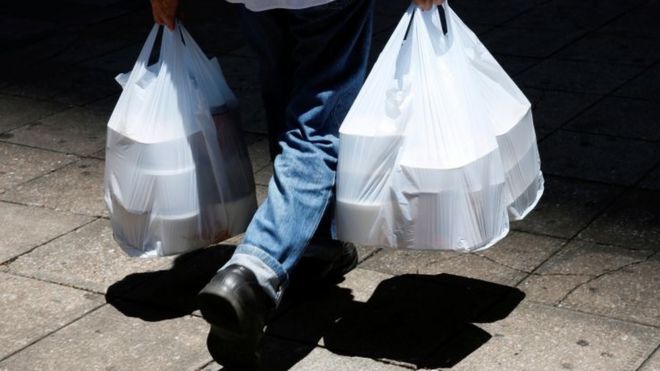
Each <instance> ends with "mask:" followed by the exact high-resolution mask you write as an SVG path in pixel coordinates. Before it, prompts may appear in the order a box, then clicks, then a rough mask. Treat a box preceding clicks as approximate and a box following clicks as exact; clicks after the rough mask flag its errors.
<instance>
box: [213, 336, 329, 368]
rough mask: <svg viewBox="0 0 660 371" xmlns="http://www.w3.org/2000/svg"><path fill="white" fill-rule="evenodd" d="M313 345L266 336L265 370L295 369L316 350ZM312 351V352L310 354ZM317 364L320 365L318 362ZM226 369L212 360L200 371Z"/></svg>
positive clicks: (262, 357) (262, 351)
mask: <svg viewBox="0 0 660 371" xmlns="http://www.w3.org/2000/svg"><path fill="white" fill-rule="evenodd" d="M314 348H315V347H314V346H313V345H307V344H300V343H296V342H293V341H287V340H283V339H278V338H274V337H271V336H265V337H264V338H263V340H262V342H261V348H260V351H261V364H262V369H264V370H291V369H293V370H295V369H298V365H296V364H297V363H302V362H301V360H303V359H304V358H305V357H312V354H314V352H315V351H316V350H315V349H314ZM310 352H311V353H312V354H310ZM316 366H320V365H318V364H316ZM218 370H225V369H224V368H223V367H222V366H221V365H219V364H218V363H216V362H211V363H210V364H208V365H206V366H205V367H204V368H202V369H201V370H200V371H218Z"/></svg>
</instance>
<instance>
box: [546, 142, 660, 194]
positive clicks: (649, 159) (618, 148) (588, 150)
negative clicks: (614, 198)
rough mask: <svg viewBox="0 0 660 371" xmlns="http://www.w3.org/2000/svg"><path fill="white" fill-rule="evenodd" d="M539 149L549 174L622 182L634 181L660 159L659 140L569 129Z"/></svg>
mask: <svg viewBox="0 0 660 371" xmlns="http://www.w3.org/2000/svg"><path fill="white" fill-rule="evenodd" d="M539 150H540V152H541V161H542V165H541V168H542V170H543V172H544V173H546V174H550V175H560V176H568V177H572V178H578V179H583V180H592V181H600V182H606V183H610V184H618V185H632V184H634V183H635V182H637V181H638V180H639V179H640V178H641V177H642V176H644V174H645V173H646V172H648V171H649V170H651V169H652V168H653V167H654V166H655V164H657V162H658V160H660V146H658V145H657V144H655V143H649V142H643V141H638V140H634V139H626V138H616V137H609V136H602V135H593V134H586V133H576V132H569V131H565V130H559V131H557V132H555V133H553V134H552V135H550V136H548V137H547V138H545V139H544V140H543V142H541V144H540V145H539ZM630 164H635V166H630Z"/></svg>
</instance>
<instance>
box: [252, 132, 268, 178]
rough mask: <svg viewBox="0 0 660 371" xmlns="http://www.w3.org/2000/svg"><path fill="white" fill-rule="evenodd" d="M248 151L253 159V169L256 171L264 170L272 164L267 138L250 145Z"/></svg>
mask: <svg viewBox="0 0 660 371" xmlns="http://www.w3.org/2000/svg"><path fill="white" fill-rule="evenodd" d="M248 153H249V155H250V161H252V170H253V171H254V172H255V173H258V172H259V171H261V170H263V168H264V167H266V166H270V152H269V149H268V140H267V139H264V140H260V141H258V142H256V143H253V144H251V145H249V146H248Z"/></svg>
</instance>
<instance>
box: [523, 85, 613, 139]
mask: <svg viewBox="0 0 660 371" xmlns="http://www.w3.org/2000/svg"><path fill="white" fill-rule="evenodd" d="M523 90H524V92H525V95H526V96H527V99H529V101H530V102H531V103H532V113H533V114H534V126H535V127H537V128H546V129H557V128H559V127H562V126H563V125H564V124H566V123H567V122H568V121H569V120H570V119H572V118H573V117H575V116H576V115H577V114H579V113H580V112H582V111H583V110H584V109H586V108H587V107H589V106H590V105H592V104H593V103H594V102H596V101H597V100H598V99H600V98H601V97H600V96H599V95H591V94H579V93H567V92H558V91H544V90H539V89H534V88H523Z"/></svg>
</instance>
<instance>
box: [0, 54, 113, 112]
mask: <svg viewBox="0 0 660 371" xmlns="http://www.w3.org/2000/svg"><path fill="white" fill-rule="evenodd" d="M116 74H117V72H116V71H114V72H112V71H104V70H101V69H97V68H86V67H83V66H81V65H77V66H69V65H66V64H65V65H62V66H58V65H53V66H52V67H49V68H43V66H42V65H38V66H35V67H34V69H32V70H28V71H25V72H24V73H22V74H21V76H23V78H18V79H17V81H15V83H14V84H12V85H9V86H7V87H5V88H3V89H2V91H3V92H5V93H7V94H12V95H19V96H22V97H28V98H35V99H47V100H52V101H55V102H59V103H62V104H67V105H84V104H86V103H89V102H93V101H95V100H98V99H100V98H105V97H107V96H110V95H112V94H117V93H118V92H119V91H120V87H119V86H118V85H117V83H116V82H115V81H114V76H115V75H116Z"/></svg>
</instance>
